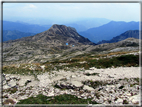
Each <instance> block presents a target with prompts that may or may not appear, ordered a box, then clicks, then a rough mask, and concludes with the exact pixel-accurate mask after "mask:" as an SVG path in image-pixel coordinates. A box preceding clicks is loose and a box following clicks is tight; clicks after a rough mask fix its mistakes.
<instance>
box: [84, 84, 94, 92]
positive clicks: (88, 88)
mask: <svg viewBox="0 0 142 107" xmlns="http://www.w3.org/2000/svg"><path fill="white" fill-rule="evenodd" d="M83 89H84V90H88V91H94V90H95V89H94V88H92V87H89V86H87V85H84V87H83Z"/></svg>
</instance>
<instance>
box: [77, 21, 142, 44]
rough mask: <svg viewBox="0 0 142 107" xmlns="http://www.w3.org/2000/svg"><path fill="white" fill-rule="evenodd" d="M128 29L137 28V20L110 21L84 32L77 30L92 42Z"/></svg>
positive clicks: (109, 37) (110, 37) (106, 38)
mask: <svg viewBox="0 0 142 107" xmlns="http://www.w3.org/2000/svg"><path fill="white" fill-rule="evenodd" d="M128 30H139V22H134V21H132V22H123V21H118V22H116V21H111V22H109V23H107V24H104V25H102V26H100V27H95V28H91V29H88V30H87V31H84V32H79V34H80V35H82V36H84V37H87V38H88V39H89V40H91V41H92V42H94V43H97V42H99V41H101V40H110V39H112V38H113V37H115V36H118V35H120V34H122V33H124V32H125V31H128Z"/></svg>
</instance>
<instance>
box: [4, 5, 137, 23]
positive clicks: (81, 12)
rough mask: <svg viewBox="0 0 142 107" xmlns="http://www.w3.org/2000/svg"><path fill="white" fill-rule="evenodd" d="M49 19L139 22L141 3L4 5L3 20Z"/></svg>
mask: <svg viewBox="0 0 142 107" xmlns="http://www.w3.org/2000/svg"><path fill="white" fill-rule="evenodd" d="M22 18H25V19H33V20H37V19H43V20H44V19H49V20H52V21H74V20H77V19H85V18H107V19H111V20H114V21H127V22H128V21H139V20H140V4H139V3H3V20H9V21H11V20H15V21H16V20H19V21H22V20H23V19H22Z"/></svg>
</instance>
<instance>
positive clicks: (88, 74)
mask: <svg viewBox="0 0 142 107" xmlns="http://www.w3.org/2000/svg"><path fill="white" fill-rule="evenodd" d="M98 74H99V73H92V74H90V73H86V74H85V75H87V76H91V75H98Z"/></svg>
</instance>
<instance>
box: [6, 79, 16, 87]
mask: <svg viewBox="0 0 142 107" xmlns="http://www.w3.org/2000/svg"><path fill="white" fill-rule="evenodd" d="M8 85H9V86H10V87H14V86H16V81H15V80H13V79H12V80H10V81H9V82H8Z"/></svg>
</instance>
